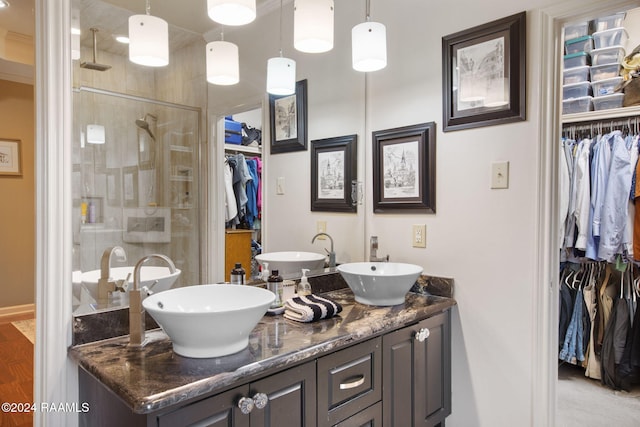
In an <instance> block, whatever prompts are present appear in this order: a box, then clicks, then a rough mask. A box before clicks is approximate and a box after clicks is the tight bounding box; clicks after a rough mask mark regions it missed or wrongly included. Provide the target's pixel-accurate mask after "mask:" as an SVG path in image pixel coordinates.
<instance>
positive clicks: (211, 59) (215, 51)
mask: <svg viewBox="0 0 640 427" xmlns="http://www.w3.org/2000/svg"><path fill="white" fill-rule="evenodd" d="M206 49H207V81H208V82H209V83H213V84H214V85H222V86H229V85H234V84H236V83H238V82H239V81H240V66H239V63H238V45H236V44H233V43H230V42H226V41H224V34H223V33H222V32H221V33H220V41H214V42H209V43H207V47H206Z"/></svg>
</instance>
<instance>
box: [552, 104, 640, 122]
mask: <svg viewBox="0 0 640 427" xmlns="http://www.w3.org/2000/svg"><path fill="white" fill-rule="evenodd" d="M634 116H640V106H633V107H623V108H612V109H610V110H599V111H589V112H586V113H575V114H565V115H563V116H562V123H580V122H592V121H596V120H607V119H611V120H613V119H623V118H625V117H634Z"/></svg>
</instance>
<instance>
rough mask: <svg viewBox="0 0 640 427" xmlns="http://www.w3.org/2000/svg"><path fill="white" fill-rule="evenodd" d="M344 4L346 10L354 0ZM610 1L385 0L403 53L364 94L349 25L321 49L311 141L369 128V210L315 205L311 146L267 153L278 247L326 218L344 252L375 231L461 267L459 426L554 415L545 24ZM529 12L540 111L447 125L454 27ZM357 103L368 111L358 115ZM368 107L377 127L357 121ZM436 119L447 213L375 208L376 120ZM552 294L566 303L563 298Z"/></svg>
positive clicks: (382, 8) (441, 270)
mask: <svg viewBox="0 0 640 427" xmlns="http://www.w3.org/2000/svg"><path fill="white" fill-rule="evenodd" d="M336 3H337V5H336V14H338V13H339V12H340V11H339V8H340V7H345V5H344V3H346V2H336ZM349 3H351V2H349ZM596 3H597V2H595V1H591V0H567V1H560V2H554V1H552V0H521V1H519V2H510V1H506V0H488V1H483V2H477V1H473V0H458V1H455V2H425V1H423V0H401V1H393V2H390V1H382V0H374V1H372V5H371V14H372V19H373V20H378V21H381V22H383V23H385V24H386V25H387V35H388V46H389V49H388V55H389V65H388V67H387V68H385V69H384V70H382V71H379V72H376V73H371V74H369V75H367V77H366V84H364V87H365V95H366V101H365V104H364V105H363V104H362V100H361V99H360V98H358V97H357V95H358V91H357V90H356V91H355V93H354V94H353V95H345V94H344V91H345V90H347V89H348V88H351V89H353V87H357V85H362V84H363V83H362V82H361V81H359V80H358V78H357V76H354V75H353V71H352V70H351V69H350V65H349V63H348V60H345V59H344V57H343V56H340V55H341V54H342V55H344V49H345V48H346V49H347V52H348V46H346V47H345V45H348V41H349V40H350V37H349V36H348V34H347V35H346V37H344V38H342V37H338V36H337V37H336V40H339V41H344V43H340V42H337V43H336V44H337V46H336V54H331V55H325V56H318V57H317V59H316V60H314V61H315V62H314V64H312V65H311V66H310V67H306V66H305V67H301V68H300V69H299V71H298V78H299V79H300V78H307V79H308V80H309V120H310V135H309V139H310V140H312V139H316V138H324V137H330V136H337V135H342V134H347V133H354V132H355V133H358V137H359V141H358V153H359V157H360V161H361V163H360V170H359V176H361V177H362V179H364V181H365V183H366V195H365V205H364V206H363V207H361V208H360V209H359V211H360V212H359V214H358V216H357V218H356V221H350V220H348V219H345V218H344V217H345V215H340V214H325V215H320V214H318V213H313V212H310V211H309V208H308V206H309V174H308V167H307V165H308V164H309V153H308V152H299V153H291V154H287V155H275V156H269V155H265V157H266V160H267V163H268V166H269V169H268V171H269V172H268V177H267V179H266V181H265V182H266V184H265V185H266V187H265V191H266V194H267V199H268V201H269V207H268V210H267V215H268V217H269V218H270V219H269V221H270V222H269V224H270V225H269V228H268V231H267V235H266V238H265V240H266V241H267V242H268V243H267V244H268V248H269V249H271V250H280V249H289V248H291V247H292V246H293V247H296V248H299V249H312V248H314V247H315V246H314V247H311V246H310V244H309V239H310V236H311V235H312V234H313V233H314V232H315V221H316V220H319V219H322V220H327V223H328V231H329V233H331V234H334V235H336V236H338V242H337V245H336V246H337V248H338V260H339V261H340V262H346V261H355V260H359V259H363V258H365V257H366V256H368V248H367V246H368V243H367V242H368V239H369V236H371V235H377V236H378V237H379V246H380V248H379V251H380V253H382V254H387V253H388V254H389V255H390V256H391V259H392V260H394V261H403V262H411V263H416V264H419V265H422V266H423V267H424V268H425V272H426V273H428V274H432V275H436V276H448V277H453V278H454V279H455V284H456V287H455V298H456V300H457V302H458V306H457V307H456V308H455V310H454V316H453V328H452V331H453V414H452V415H451V417H450V418H449V419H448V420H447V425H448V426H454V427H458V426H459V427H470V426H526V425H532V424H533V422H534V421H533V420H534V419H537V420H538V424H537V425H544V424H545V422H544V421H542V423H541V422H540V420H541V419H544V414H534V413H533V411H534V409H533V408H534V407H536V406H534V405H536V403H535V401H536V399H540V396H536V395H534V394H533V391H534V389H535V388H536V387H540V386H539V384H538V383H539V382H540V381H541V380H540V379H538V378H537V377H535V375H536V374H540V372H539V371H536V370H534V367H535V366H536V365H540V364H541V363H542V362H539V361H537V360H536V357H537V356H538V355H539V353H537V350H538V349H537V348H536V347H535V343H536V342H537V341H536V339H537V336H536V335H535V334H536V333H539V331H538V330H537V329H538V325H536V324H535V323H534V322H535V321H536V318H537V316H539V310H540V306H542V307H546V302H544V301H540V299H539V297H538V295H539V294H541V293H540V292H539V291H538V290H539V289H540V287H542V286H545V285H546V283H542V281H541V280H540V281H537V279H536V278H538V277H541V274H540V271H538V268H539V265H538V261H537V260H539V256H540V254H539V253H538V247H539V242H538V238H539V234H538V232H539V230H538V226H539V219H540V218H539V216H538V213H539V208H540V206H541V205H542V203H543V202H542V201H541V200H538V196H539V194H540V191H541V189H540V187H539V182H540V181H539V178H540V176H539V173H540V172H539V171H540V170H550V169H552V168H553V165H549V164H545V163H544V162H545V161H546V160H545V157H547V158H548V156H546V155H544V154H541V150H540V149H539V144H540V139H541V132H540V130H541V128H540V124H541V123H542V122H543V115H544V114H546V112H545V111H543V110H544V108H543V107H545V105H544V104H543V103H542V101H541V99H542V96H543V94H542V93H541V92H540V87H541V82H542V80H543V79H545V78H548V77H547V76H548V75H549V74H553V73H549V74H548V73H546V72H545V69H544V68H543V66H541V62H553V60H552V58H551V55H555V53H554V52H551V51H545V50H544V49H545V48H547V47H548V45H546V44H544V42H543V40H544V39H545V38H546V37H553V36H552V35H551V36H550V35H549V34H547V33H544V34H543V32H542V31H543V30H542V28H545V31H548V32H552V31H553V28H547V27H543V25H542V23H541V22H540V21H539V20H537V18H536V17H537V16H539V15H537V13H538V12H539V11H540V10H546V9H547V8H555V9H557V10H560V9H562V8H563V7H564V8H565V9H566V8H567V5H568V4H570V5H571V7H569V8H568V9H570V10H575V12H568V14H567V12H566V11H564V12H562V16H563V19H569V18H568V17H570V16H576V17H584V14H585V13H588V11H589V10H594V9H596V8H600V9H601V11H602V10H604V9H606V8H613V6H612V5H613V4H614V3H616V4H619V3H621V1H609V2H601V3H600V4H599V5H596V6H594V5H595V4H596ZM583 5H584V6H585V8H582V7H581V6H583ZM574 6H575V7H574ZM521 11H527V12H528V20H527V28H528V30H527V49H528V50H527V70H526V72H527V77H526V80H527V120H526V121H524V122H519V123H512V124H506V125H500V126H492V127H485V128H478V129H472V130H462V131H456V132H448V133H443V132H442V47H441V40H442V37H443V36H445V35H448V34H452V33H455V32H457V31H460V30H464V29H467V28H471V27H474V26H477V25H481V24H483V23H486V22H489V21H492V20H495V19H499V18H502V17H505V16H508V15H511V14H515V13H518V12H521ZM354 13H355V15H354V16H355V20H354V22H353V24H355V23H357V22H359V21H361V18H358V16H359V15H358V12H357V11H354ZM572 14H573V15H572ZM591 17H593V16H591ZM276 22H277V21H276ZM285 33H287V31H286V30H285ZM287 46H290V43H288V44H287ZM291 50H292V49H291V48H289V52H287V50H286V49H285V55H287V54H293V56H295V55H296V53H295V52H293V53H292V52H291ZM307 59H309V58H305V60H307ZM329 61H335V62H331V63H330V62H329ZM325 70H333V72H331V73H330V74H331V75H332V76H334V72H335V70H342V71H341V72H340V76H339V78H338V79H335V77H333V78H332V79H327V74H326V71H325ZM351 79H353V82H354V86H350V84H349V85H346V86H345V87H340V88H339V90H337V89H338V86H336V85H337V84H340V83H345V82H347V81H350V80H351ZM360 87H362V86H360ZM551 87H552V85H551ZM210 95H211V90H210ZM325 100H326V101H325ZM336 100H337V102H338V104H335V102H336ZM332 103H333V104H332ZM357 111H360V113H359V114H358V113H354V112H357ZM345 114H347V117H349V120H345V118H346V117H345ZM363 115H364V118H365V119H366V120H365V121H364V123H365V126H364V128H361V127H358V126H354V124H353V123H351V120H352V119H355V120H358V119H363ZM429 121H435V122H436V128H437V132H436V139H437V148H436V151H437V167H436V168H437V178H436V181H437V191H436V193H437V201H436V213H435V214H433V215H427V214H402V215H400V214H384V215H383V214H374V213H373V209H372V201H371V194H372V171H371V170H372V168H371V163H372V162H371V159H372V152H371V148H370V147H371V132H372V131H375V130H382V129H388V128H393V127H398V126H405V125H411V124H416V123H422V122H429ZM545 123H546V122H545ZM541 155H542V158H541ZM494 161H509V163H510V170H509V188H508V189H506V190H492V189H490V169H491V163H492V162H494ZM363 165H365V167H364V168H363V167H362V166H363ZM277 176H283V177H285V181H286V194H285V195H284V196H277V195H275V183H276V179H275V178H276V177H277ZM274 217H275V218H277V219H273V218H274ZM289 218H291V220H289ZM420 223H423V224H426V225H427V248H426V249H416V248H412V247H411V243H410V231H411V226H412V224H420ZM543 231H544V230H543ZM550 301H551V303H552V304H554V303H556V304H557V302H556V300H555V299H550ZM538 304H539V305H538ZM546 309H547V310H549V308H548V307H547V308H546ZM550 312H552V313H553V310H550ZM554 322H555V321H554V320H553V319H552V320H551V321H550V323H551V324H552V325H553V324H554ZM554 331H555V327H550V328H549V332H550V333H553V332H554ZM543 334H544V333H543ZM552 351H553V350H552ZM551 358H552V359H553V357H551ZM551 369H553V366H551Z"/></svg>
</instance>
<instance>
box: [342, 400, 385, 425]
mask: <svg viewBox="0 0 640 427" xmlns="http://www.w3.org/2000/svg"><path fill="white" fill-rule="evenodd" d="M381 426H382V402H378V403H376V404H375V405H373V406H369V407H368V408H367V409H365V410H363V411H360V412H358V413H357V414H355V415H354V416H352V417H350V418H347V419H346V420H344V421H342V422H341V423H339V424H336V425H335V426H334V427H381Z"/></svg>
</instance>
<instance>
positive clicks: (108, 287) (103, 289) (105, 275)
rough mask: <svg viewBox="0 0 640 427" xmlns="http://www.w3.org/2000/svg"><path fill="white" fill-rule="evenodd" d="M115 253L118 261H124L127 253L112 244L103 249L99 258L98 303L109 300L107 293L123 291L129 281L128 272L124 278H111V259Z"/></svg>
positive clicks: (104, 302)
mask: <svg viewBox="0 0 640 427" xmlns="http://www.w3.org/2000/svg"><path fill="white" fill-rule="evenodd" d="M113 255H115V256H116V257H117V258H118V260H119V261H123V262H124V261H126V260H127V254H126V253H125V251H124V249H122V248H121V247H120V246H112V247H109V248H107V249H105V250H104V252H103V253H102V258H101V260H100V279H98V303H100V304H106V303H108V302H109V294H111V293H112V292H116V291H119V292H125V291H126V288H127V284H128V282H129V277H130V276H131V275H130V274H129V275H127V278H126V279H124V280H113V279H112V278H111V259H112V257H113Z"/></svg>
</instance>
